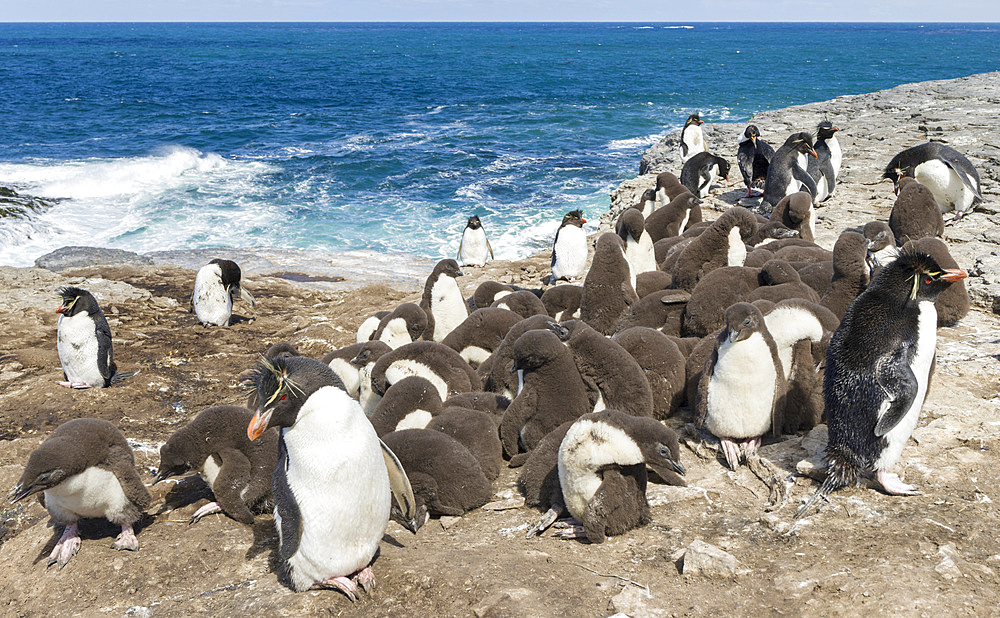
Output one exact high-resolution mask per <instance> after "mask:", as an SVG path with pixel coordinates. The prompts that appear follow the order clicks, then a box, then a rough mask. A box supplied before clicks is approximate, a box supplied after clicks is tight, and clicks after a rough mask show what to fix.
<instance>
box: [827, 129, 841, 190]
mask: <svg viewBox="0 0 1000 618" xmlns="http://www.w3.org/2000/svg"><path fill="white" fill-rule="evenodd" d="M826 145H827V146H829V148H830V165H831V166H833V180H834V181H835V182H836V180H837V179H838V178H840V164H841V162H842V161H843V160H844V151H843V150H841V148H840V142H839V141H837V136H836V135H834V136H833V137H831V138H830V139H828V140H826Z"/></svg>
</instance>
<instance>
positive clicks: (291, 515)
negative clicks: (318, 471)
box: [272, 437, 302, 562]
mask: <svg viewBox="0 0 1000 618" xmlns="http://www.w3.org/2000/svg"><path fill="white" fill-rule="evenodd" d="M272 485H273V488H274V511H275V513H276V514H277V516H278V517H279V518H281V524H280V526H279V530H278V532H280V533H281V546H280V547H278V555H279V556H280V557H281V560H282V561H283V562H287V561H288V560H289V559H291V557H292V556H294V555H295V552H297V551H298V550H299V543H300V542H301V540H302V514H301V513H300V512H299V505H298V503H297V502H296V501H295V494H293V493H292V488H291V487H290V486H289V485H288V449H287V448H286V447H285V439H284V437H282V438H281V439H279V440H278V465H276V466H275V467H274V477H273V479H272Z"/></svg>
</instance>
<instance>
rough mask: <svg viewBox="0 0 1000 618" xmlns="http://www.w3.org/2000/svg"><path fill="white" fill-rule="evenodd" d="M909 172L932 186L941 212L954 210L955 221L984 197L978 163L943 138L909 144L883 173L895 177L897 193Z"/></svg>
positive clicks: (886, 176) (887, 176) (913, 176)
mask: <svg viewBox="0 0 1000 618" xmlns="http://www.w3.org/2000/svg"><path fill="white" fill-rule="evenodd" d="M907 176H909V177H912V178H915V179H916V180H917V182H919V183H920V184H922V185H924V186H925V187H927V188H928V189H930V190H931V193H933V194H934V199H935V200H937V203H938V207H939V208H940V209H941V212H943V213H947V212H951V211H954V212H955V216H954V217H953V218H952V220H953V221H954V220H958V219H961V218H962V217H964V216H965V215H966V214H967V213H969V212H970V211H971V210H972V207H973V206H974V205H976V204H978V203H979V202H981V201H983V196H982V193H981V190H982V189H981V185H980V183H979V172H978V171H976V167H975V166H974V165H972V162H970V161H969V160H968V159H967V158H966V157H965V155H963V154H962V153H960V152H959V151H957V150H955V149H954V148H952V147H951V146H947V145H945V144H942V143H940V142H927V143H926V144H920V145H917V146H913V147H912V148H907V149H906V150H904V151H903V152H900V153H899V154H897V155H896V156H894V157H893V158H892V160H890V161H889V164H888V165H886V166H885V172H884V173H883V174H882V177H883V178H888V179H889V180H891V181H892V183H893V189H894V190H895V191H896V192H897V194H898V192H899V181H900V180H902V179H903V178H904V177H907Z"/></svg>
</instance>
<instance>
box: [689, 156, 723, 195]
mask: <svg viewBox="0 0 1000 618" xmlns="http://www.w3.org/2000/svg"><path fill="white" fill-rule="evenodd" d="M719 178H722V179H723V180H728V179H729V161H726V160H725V159H723V158H722V157H720V156H718V155H714V154H712V153H710V152H699V153H698V154H696V155H694V156H693V157H691V158H690V159H688V160H687V161H685V162H684V168H683V169H682V170H681V184H682V185H684V187H685V188H686V189H687V190H688V191H690V192H691V193H694V194H695V195H696V196H697V197H707V196H708V192H709V190H710V189H711V188H712V184H713V183H714V182H715V181H716V180H717V179H719Z"/></svg>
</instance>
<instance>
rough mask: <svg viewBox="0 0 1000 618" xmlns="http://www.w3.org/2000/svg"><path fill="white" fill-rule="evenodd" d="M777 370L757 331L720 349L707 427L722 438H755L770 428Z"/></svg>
mask: <svg viewBox="0 0 1000 618" xmlns="http://www.w3.org/2000/svg"><path fill="white" fill-rule="evenodd" d="M777 375H778V374H777V370H776V368H775V366H774V359H773V357H772V356H771V350H770V348H768V346H767V342H766V341H765V340H764V337H763V336H762V335H761V334H760V333H759V332H758V333H754V334H752V335H750V337H748V338H747V339H744V340H743V341H738V342H736V343H733V342H731V341H729V340H728V339H727V340H726V341H725V342H723V343H722V345H720V346H719V354H718V360H716V363H715V367H714V368H713V370H712V378H711V380H710V381H709V383H708V401H707V402H706V405H707V407H708V409H707V413H706V416H705V427H706V428H707V429H708V430H709V431H711V432H712V433H713V434H714V435H716V436H718V437H720V438H737V439H743V438H753V437H756V436H759V435H762V434H764V433H765V432H767V430H768V429H770V427H771V411H772V408H773V407H774V389H775V386H776V380H777Z"/></svg>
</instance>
